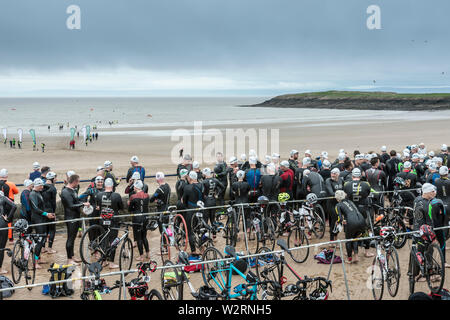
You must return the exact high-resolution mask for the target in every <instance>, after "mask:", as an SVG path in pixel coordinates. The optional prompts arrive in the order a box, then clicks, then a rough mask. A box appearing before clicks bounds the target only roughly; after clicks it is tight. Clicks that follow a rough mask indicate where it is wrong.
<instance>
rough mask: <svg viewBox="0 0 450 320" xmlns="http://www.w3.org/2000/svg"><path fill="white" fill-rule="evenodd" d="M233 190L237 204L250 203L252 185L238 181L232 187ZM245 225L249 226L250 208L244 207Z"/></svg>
mask: <svg viewBox="0 0 450 320" xmlns="http://www.w3.org/2000/svg"><path fill="white" fill-rule="evenodd" d="M231 190H232V192H233V195H234V199H235V202H234V203H235V204H240V203H249V199H248V193H249V192H250V185H249V184H248V183H247V182H246V181H237V182H235V183H233V184H232V185H231ZM243 209H244V218H245V225H246V226H249V221H250V220H249V216H250V208H249V207H245V206H244V208H243Z"/></svg>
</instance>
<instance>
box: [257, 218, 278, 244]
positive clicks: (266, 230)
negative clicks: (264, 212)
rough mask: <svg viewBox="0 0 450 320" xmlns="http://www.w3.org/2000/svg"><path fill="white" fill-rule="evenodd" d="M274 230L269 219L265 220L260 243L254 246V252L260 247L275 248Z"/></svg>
mask: <svg viewBox="0 0 450 320" xmlns="http://www.w3.org/2000/svg"><path fill="white" fill-rule="evenodd" d="M275 238H276V236H275V230H274V226H273V222H272V219H271V218H265V219H264V222H263V226H262V230H261V235H260V241H258V242H257V244H256V252H258V250H259V248H260V247H268V248H272V250H273V249H274V248H275V241H276V239H275Z"/></svg>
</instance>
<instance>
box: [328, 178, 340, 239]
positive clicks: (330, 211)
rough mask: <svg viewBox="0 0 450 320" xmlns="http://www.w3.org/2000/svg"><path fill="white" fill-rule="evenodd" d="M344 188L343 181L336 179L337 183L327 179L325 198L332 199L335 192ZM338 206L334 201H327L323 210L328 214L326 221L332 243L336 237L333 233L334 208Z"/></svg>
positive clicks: (335, 219)
mask: <svg viewBox="0 0 450 320" xmlns="http://www.w3.org/2000/svg"><path fill="white" fill-rule="evenodd" d="M343 188H344V180H343V179H342V178H339V177H338V180H337V181H334V180H333V179H331V178H328V179H327V180H326V181H325V191H326V192H327V197H334V195H335V193H336V191H338V190H342V189H343ZM337 204H338V202H337V200H336V199H334V198H333V199H328V200H326V202H325V210H326V212H328V219H329V224H330V241H334V240H335V239H336V237H337V234H336V233H333V230H334V227H335V225H336V221H337V219H338V217H337V215H336V210H335V207H336V205H337Z"/></svg>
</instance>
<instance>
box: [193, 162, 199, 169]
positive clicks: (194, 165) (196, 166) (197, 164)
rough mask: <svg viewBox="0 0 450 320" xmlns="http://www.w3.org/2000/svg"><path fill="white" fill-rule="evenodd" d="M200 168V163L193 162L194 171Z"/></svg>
mask: <svg viewBox="0 0 450 320" xmlns="http://www.w3.org/2000/svg"><path fill="white" fill-rule="evenodd" d="M198 168H200V163H198V161H194V162H192V169H198Z"/></svg>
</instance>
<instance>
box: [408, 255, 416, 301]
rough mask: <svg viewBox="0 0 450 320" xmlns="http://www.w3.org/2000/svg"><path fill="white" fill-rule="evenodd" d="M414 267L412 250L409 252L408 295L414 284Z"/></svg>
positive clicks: (412, 291)
mask: <svg viewBox="0 0 450 320" xmlns="http://www.w3.org/2000/svg"><path fill="white" fill-rule="evenodd" d="M415 268H416V258H415V257H414V256H413V255H412V252H411V253H410V254H409V270H410V271H409V275H408V277H409V279H408V281H409V295H412V294H413V293H414V287H415V285H416V279H415V278H416V275H414V269H415Z"/></svg>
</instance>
